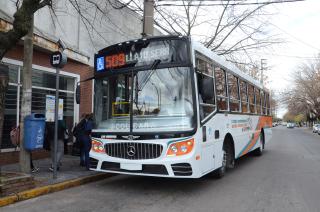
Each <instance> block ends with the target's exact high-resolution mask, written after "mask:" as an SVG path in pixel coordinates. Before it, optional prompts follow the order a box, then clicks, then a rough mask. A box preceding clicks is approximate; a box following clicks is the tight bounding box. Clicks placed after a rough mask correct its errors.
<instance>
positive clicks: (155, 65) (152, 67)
mask: <svg viewBox="0 0 320 212" xmlns="http://www.w3.org/2000/svg"><path fill="white" fill-rule="evenodd" d="M160 63H161V60H160V59H157V60H154V61H153V63H152V64H151V67H150V70H155V69H157V67H158V65H159V64H160Z"/></svg>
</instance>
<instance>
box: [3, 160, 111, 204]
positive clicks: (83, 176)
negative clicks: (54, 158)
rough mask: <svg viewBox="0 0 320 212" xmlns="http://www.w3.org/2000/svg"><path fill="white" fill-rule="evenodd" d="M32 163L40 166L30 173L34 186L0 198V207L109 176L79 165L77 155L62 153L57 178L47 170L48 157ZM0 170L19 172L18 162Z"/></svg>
mask: <svg viewBox="0 0 320 212" xmlns="http://www.w3.org/2000/svg"><path fill="white" fill-rule="evenodd" d="M33 164H34V166H35V167H38V168H40V169H39V171H38V172H36V173H31V176H33V178H34V181H35V186H36V188H34V189H31V190H27V191H24V192H19V193H18V194H13V195H11V196H8V197H5V198H0V207H1V206H4V205H8V204H11V203H14V202H17V201H21V200H25V199H30V198H33V197H36V196H39V195H43V194H47V193H51V192H55V191H59V190H63V189H66V188H70V187H74V186H78V185H81V184H85V183H89V182H93V181H97V180H102V179H104V178H107V177H110V176H111V175H110V174H106V173H99V172H94V171H87V170H86V169H85V167H81V166H80V165H79V157H78V156H71V155H64V157H63V158H62V166H61V167H60V170H59V171H58V172H57V179H53V172H52V171H50V170H49V167H50V166H51V159H50V158H45V159H40V160H34V161H33ZM1 171H2V172H3V173H4V172H19V164H10V165H5V166H2V167H1ZM6 198H7V199H6Z"/></svg>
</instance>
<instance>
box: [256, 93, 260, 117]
mask: <svg viewBox="0 0 320 212" xmlns="http://www.w3.org/2000/svg"><path fill="white" fill-rule="evenodd" d="M255 90H256V92H255V94H256V109H257V114H258V115H261V93H260V90H259V89H257V88H256V89H255Z"/></svg>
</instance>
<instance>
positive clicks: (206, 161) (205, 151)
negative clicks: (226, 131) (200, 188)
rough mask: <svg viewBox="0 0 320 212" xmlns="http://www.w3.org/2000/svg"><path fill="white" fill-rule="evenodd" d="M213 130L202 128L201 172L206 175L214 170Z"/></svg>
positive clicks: (206, 127) (207, 127)
mask: <svg viewBox="0 0 320 212" xmlns="http://www.w3.org/2000/svg"><path fill="white" fill-rule="evenodd" d="M212 131H213V130H212V128H211V127H209V126H203V127H202V142H201V172H202V173H206V172H208V171H210V170H212V169H213V168H214V142H213V135H212Z"/></svg>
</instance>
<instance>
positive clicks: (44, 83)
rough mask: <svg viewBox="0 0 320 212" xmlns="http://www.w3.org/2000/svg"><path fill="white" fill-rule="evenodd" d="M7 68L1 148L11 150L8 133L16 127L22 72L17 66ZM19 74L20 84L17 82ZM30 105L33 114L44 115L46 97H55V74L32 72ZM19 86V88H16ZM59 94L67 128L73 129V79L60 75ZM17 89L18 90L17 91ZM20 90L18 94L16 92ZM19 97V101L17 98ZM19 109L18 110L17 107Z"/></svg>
mask: <svg viewBox="0 0 320 212" xmlns="http://www.w3.org/2000/svg"><path fill="white" fill-rule="evenodd" d="M8 66H9V87H8V90H7V92H6V99H5V111H4V126H3V139H2V145H1V148H12V147H13V146H12V144H11V142H10V131H11V129H12V128H13V127H16V126H17V117H19V119H21V117H20V116H19V115H18V114H17V113H18V112H19V111H21V97H22V87H21V85H18V84H19V83H21V82H22V79H23V71H21V67H19V66H17V65H12V64H8ZM19 72H20V75H21V77H20V79H21V82H18V78H19V77H18V76H19ZM32 72H33V74H32V83H33V84H32V103H31V111H32V112H34V113H42V114H45V109H46V95H55V74H54V73H49V72H46V71H41V70H35V69H33V70H32ZM18 86H20V87H18ZM59 87H60V92H59V98H60V99H63V103H64V107H63V114H64V119H65V120H66V123H67V126H68V127H69V128H72V127H73V122H74V107H75V103H74V89H75V78H74V77H70V76H65V75H60V85H59ZM18 88H19V89H18ZM19 90H20V94H19V95H18V92H19ZM18 96H20V99H19V98H18ZM18 101H19V105H20V108H19V110H18V108H17V105H18Z"/></svg>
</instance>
